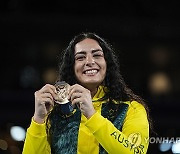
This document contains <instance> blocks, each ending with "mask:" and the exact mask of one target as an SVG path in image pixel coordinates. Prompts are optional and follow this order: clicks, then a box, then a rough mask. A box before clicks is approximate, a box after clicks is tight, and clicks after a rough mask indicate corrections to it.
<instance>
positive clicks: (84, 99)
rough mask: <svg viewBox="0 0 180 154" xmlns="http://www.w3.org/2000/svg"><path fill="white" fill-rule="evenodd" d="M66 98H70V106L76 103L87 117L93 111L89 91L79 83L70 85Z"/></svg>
mask: <svg viewBox="0 0 180 154" xmlns="http://www.w3.org/2000/svg"><path fill="white" fill-rule="evenodd" d="M68 99H69V100H71V102H72V106H74V105H75V104H76V105H77V106H78V107H79V109H80V110H81V112H82V113H83V115H84V116H85V117H86V118H87V119H89V118H90V117H91V116H92V115H93V114H94V113H95V109H94V107H93V104H92V97H91V92H90V91H89V90H88V89H86V88H84V87H82V86H81V85H79V84H75V85H73V86H71V87H70V89H69V94H68Z"/></svg>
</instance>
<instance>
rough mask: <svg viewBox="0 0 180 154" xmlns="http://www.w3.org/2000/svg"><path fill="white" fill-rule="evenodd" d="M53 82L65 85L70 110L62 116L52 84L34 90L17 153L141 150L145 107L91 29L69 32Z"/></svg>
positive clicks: (146, 129) (143, 150)
mask: <svg viewBox="0 0 180 154" xmlns="http://www.w3.org/2000/svg"><path fill="white" fill-rule="evenodd" d="M59 81H65V82H67V83H68V84H70V85H71V86H70V88H69V91H68V100H69V101H70V102H71V103H72V106H73V107H74V111H73V112H72V114H71V115H64V114H62V112H61V110H60V105H57V104H56V103H55V102H56V101H54V100H57V91H56V88H55V86H54V85H50V84H46V85H45V86H44V87H42V88H41V89H40V90H39V91H36V92H35V113H34V116H33V118H32V122H31V125H30V127H29V128H28V130H27V134H26V139H25V143H24V148H23V154H37V153H38V154H41V153H42V154H50V153H55V154H61V153H62V154H65V153H70V154H74V153H82V154H86V153H91V154H98V153H112V154H117V153H122V154H123V153H125V154H128V153H146V152H147V149H148V137H149V122H148V110H147V107H146V105H145V104H144V102H143V101H142V99H141V98H140V97H138V96H137V95H135V94H133V92H132V91H131V90H130V89H129V88H128V87H127V86H126V84H125V82H124V80H123V78H122V76H121V74H120V72H119V64H118V61H117V58H116V56H115V54H114V52H113V50H112V48H111V46H110V45H109V44H108V43H107V42H106V41H105V40H104V39H102V38H101V37H99V36H98V35H96V34H94V33H82V34H79V35H77V36H75V37H74V38H73V39H72V41H71V42H70V44H69V46H68V47H67V49H66V50H65V52H64V56H63V59H62V63H61V65H60V72H59ZM52 108H53V109H52Z"/></svg>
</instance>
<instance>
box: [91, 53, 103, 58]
mask: <svg viewBox="0 0 180 154" xmlns="http://www.w3.org/2000/svg"><path fill="white" fill-rule="evenodd" d="M103 56H104V55H103V53H101V52H98V53H95V54H94V55H93V57H95V58H100V57H103Z"/></svg>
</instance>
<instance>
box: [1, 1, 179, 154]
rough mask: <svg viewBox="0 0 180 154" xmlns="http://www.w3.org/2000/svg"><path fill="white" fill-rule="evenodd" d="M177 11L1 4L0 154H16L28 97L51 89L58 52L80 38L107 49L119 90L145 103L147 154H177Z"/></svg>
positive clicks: (167, 6)
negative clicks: (122, 84)
mask: <svg viewBox="0 0 180 154" xmlns="http://www.w3.org/2000/svg"><path fill="white" fill-rule="evenodd" d="M179 8H180V1H178V0H177V1H162V2H161V1H150V0H148V1H143V0H126V1H119V2H118V1H102V0H99V1H64V0H54V1H50V0H47V1H43V0H39V1H35V0H1V2H0V25H1V28H0V50H1V56H0V62H1V65H0V66H1V86H0V100H1V103H0V154H20V153H22V147H23V137H24V134H25V132H23V133H24V134H23V133H21V132H20V130H19V129H18V128H17V127H15V126H20V127H21V128H23V129H25V131H26V129H27V127H28V126H29V124H30V121H31V117H32V116H33V112H34V92H35V91H36V90H39V89H40V88H41V87H42V86H43V85H44V84H46V83H50V84H53V83H54V81H55V80H56V75H57V70H58V62H59V57H60V53H61V51H62V50H63V49H65V47H66V46H67V45H68V43H69V41H70V40H71V38H72V37H73V36H74V35H76V34H78V33H79V32H83V31H91V32H96V33H97V34H98V35H100V36H102V37H104V38H105V39H106V40H107V41H108V42H110V43H111V44H112V46H113V47H114V49H115V51H116V53H117V54H118V57H119V60H120V64H121V73H122V75H123V77H124V79H125V81H126V83H127V84H128V85H129V87H131V88H132V90H133V91H134V92H135V93H136V94H138V95H140V96H142V97H143V98H144V99H145V101H146V102H147V104H148V106H149V108H150V115H151V117H152V120H153V126H154V128H153V132H152V133H151V138H150V144H149V150H148V153H149V154H158V153H165V154H172V153H180V144H179V142H178V140H180V120H179V118H180V109H179V106H180V105H179V103H180V101H179V94H180V69H179V67H180V61H179V59H180V17H179V16H180V9H179ZM14 132H15V134H16V135H17V137H16V138H15V137H14V136H13V133H14ZM158 139H159V141H158ZM164 140H166V141H167V140H169V141H168V142H167V144H162V142H163V141H164Z"/></svg>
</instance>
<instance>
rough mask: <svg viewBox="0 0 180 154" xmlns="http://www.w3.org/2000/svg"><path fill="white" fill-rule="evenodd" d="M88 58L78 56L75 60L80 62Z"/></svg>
mask: <svg viewBox="0 0 180 154" xmlns="http://www.w3.org/2000/svg"><path fill="white" fill-rule="evenodd" d="M85 58H86V57H85V56H84V55H78V56H76V57H75V60H78V61H82V60H84V59H85Z"/></svg>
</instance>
